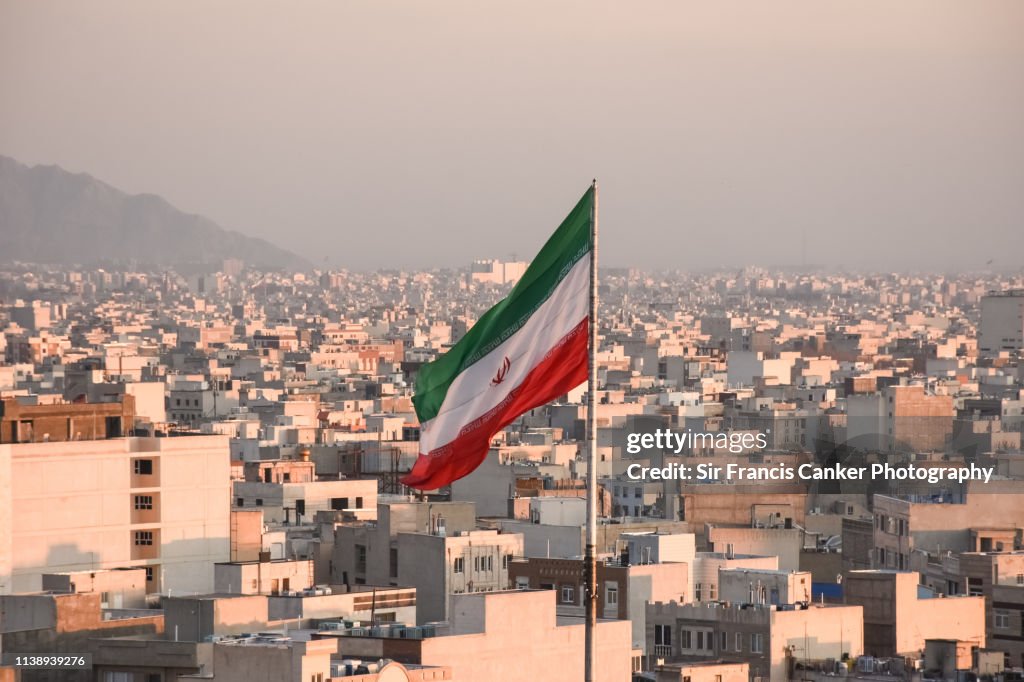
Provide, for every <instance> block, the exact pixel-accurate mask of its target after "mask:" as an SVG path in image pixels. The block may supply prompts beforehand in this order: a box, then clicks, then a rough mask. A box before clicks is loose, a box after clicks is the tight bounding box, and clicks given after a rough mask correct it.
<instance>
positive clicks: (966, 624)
mask: <svg viewBox="0 0 1024 682" xmlns="http://www.w3.org/2000/svg"><path fill="white" fill-rule="evenodd" d="M918 581H919V576H918V574H917V573H915V572H911V571H891V570H871V571H851V572H849V573H847V574H846V576H845V578H844V580H843V593H844V598H845V600H846V603H847V604H856V605H859V606H862V607H863V608H864V633H865V635H864V637H865V638H864V651H865V653H867V654H868V655H871V656H876V657H883V658H885V657H892V656H910V657H919V656H920V655H921V653H922V652H923V651H924V645H925V640H927V639H955V640H961V641H969V642H973V643H974V644H975V646H978V647H984V646H985V599H984V597H980V596H978V597H968V596H961V597H946V598H942V597H941V596H940V595H934V594H933V593H931V592H930V591H929V590H927V589H925V590H923V591H922V590H921V589H920V588H919V582H918Z"/></svg>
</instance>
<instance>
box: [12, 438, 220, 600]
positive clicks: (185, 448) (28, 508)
mask: <svg viewBox="0 0 1024 682" xmlns="http://www.w3.org/2000/svg"><path fill="white" fill-rule="evenodd" d="M229 467H230V463H229V460H228V439H227V438H226V437H223V436H188V437H178V438H115V439H110V440H86V441H75V442H48V443H38V442H37V443H19V444H16V445H0V593H11V592H23V591H32V590H38V589H40V588H41V585H42V583H41V580H42V575H43V574H44V573H58V572H67V571H81V570H102V569H109V568H120V567H142V568H144V569H145V570H146V579H147V591H148V592H161V591H166V590H177V591H181V590H186V591H209V590H211V589H213V571H212V564H213V563H216V562H218V561H227V560H228V558H229V543H230V539H229V512H230V497H229V495H230V487H229V486H230V481H229Z"/></svg>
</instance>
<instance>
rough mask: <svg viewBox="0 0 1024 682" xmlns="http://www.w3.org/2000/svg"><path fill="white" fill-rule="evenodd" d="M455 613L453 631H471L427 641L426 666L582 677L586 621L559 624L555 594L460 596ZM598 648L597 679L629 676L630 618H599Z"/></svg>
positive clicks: (492, 679)
mask: <svg viewBox="0 0 1024 682" xmlns="http://www.w3.org/2000/svg"><path fill="white" fill-rule="evenodd" d="M481 601H483V602H484V605H483V607H481V606H480V602H481ZM452 611H453V614H452V626H453V631H454V632H455V633H462V632H466V633H468V634H461V635H460V634H454V635H453V636H449V637H435V638H431V639H425V640H423V643H422V649H421V651H422V654H421V655H422V661H421V662H422V663H423V664H425V665H444V666H449V667H450V668H451V670H452V679H454V680H488V682H506V681H507V682H519V681H520V680H522V679H524V675H525V676H526V677H528V678H530V679H535V678H536V676H537V675H549V674H551V673H553V672H554V671H557V678H558V679H565V680H581V679H583V624H582V623H579V624H574V625H563V626H556V617H555V594H554V592H549V591H541V592H533V591H513V592H500V593H490V594H475V595H459V596H457V597H455V599H454V600H453V604H452ZM480 630H484V632H479V631H480ZM594 647H595V650H596V652H597V657H598V658H597V666H596V670H595V677H594V679H595V680H596V681H598V682H622V680H628V679H629V677H630V661H631V654H632V647H631V645H630V625H629V623H628V622H626V621H610V622H609V621H602V622H600V623H599V624H598V626H597V629H596V631H595V641H594Z"/></svg>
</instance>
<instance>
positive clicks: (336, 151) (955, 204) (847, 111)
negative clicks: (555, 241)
mask: <svg viewBox="0 0 1024 682" xmlns="http://www.w3.org/2000/svg"><path fill="white" fill-rule="evenodd" d="M1022 26H1024V5H1021V4H1020V3H1018V2H1012V1H1009V0H1008V1H1005V2H993V3H985V4H984V5H981V4H978V3H960V2H945V1H942V2H934V1H923V0H922V1H910V2H866V3H865V2H836V3H811V2H775V3H758V2H717V3H713V4H704V3H696V2H686V3H676V2H671V3H670V2H651V3H645V4H643V5H640V6H638V5H636V4H632V3H583V2H578V3H536V2H520V3H502V4H499V3H479V2H453V3H445V4H444V5H438V4H434V3H430V4H421V3H411V2H360V3H335V2H323V3H303V4H301V5H299V6H295V5H287V6H285V5H273V4H270V3H252V2H244V3H243V2H239V3H229V2H223V3H204V4H202V5H190V4H181V3H168V2H162V3H145V4H139V3H132V2H109V1H99V2H89V3H50V2H8V3H4V5H3V6H2V7H0V92H2V93H3V105H2V106H0V154H6V155H9V156H12V157H14V158H16V159H18V160H19V161H21V162H23V163H26V164H57V165H60V166H61V167H63V168H65V169H68V170H70V171H74V172H86V173H89V174H92V175H94V176H96V177H97V178H99V179H101V180H103V181H105V182H108V183H110V184H112V185H114V186H116V187H118V188H120V189H123V190H125V191H127V192H129V193H142V192H148V193H155V194H159V195H161V196H163V197H165V198H166V199H168V200H169V201H170V202H171V203H173V204H174V205H175V206H177V207H178V208H180V209H182V210H184V211H186V212H193V213H199V214H202V215H204V216H207V217H209V218H210V219H212V220H214V221H216V222H217V223H218V224H220V225H222V226H224V227H225V228H228V229H232V230H237V231H239V232H242V233H244V234H247V235H251V236H254V237H261V238H264V239H267V240H269V241H271V242H273V243H275V244H278V245H279V246H283V247H285V248H288V249H290V250H292V251H294V252H296V253H298V254H300V255H302V256H305V257H307V258H309V259H310V260H311V261H312V262H313V263H315V264H317V265H323V264H324V263H325V259H326V264H327V265H329V266H330V267H348V268H357V269H366V268H376V267H383V266H388V267H396V266H398V267H416V268H418V267H433V266H458V265H463V264H465V263H467V262H469V261H470V260H472V259H474V258H487V257H493V258H509V257H510V256H511V255H512V254H515V255H516V256H517V257H519V258H521V259H524V258H529V257H531V256H532V254H533V253H534V252H535V251H536V249H537V248H538V247H539V245H540V244H541V243H542V242H543V239H544V238H545V236H546V235H547V234H548V233H549V232H550V231H551V229H553V227H554V226H555V225H556V224H557V222H558V221H559V220H560V219H561V218H562V216H563V215H564V214H565V212H566V210H567V209H568V207H570V206H571V205H572V203H573V202H574V201H575V200H576V199H577V198H578V196H579V195H580V194H581V193H582V191H583V189H584V188H585V187H586V185H587V183H588V182H589V181H590V179H591V177H594V176H596V177H598V178H599V179H600V181H601V183H602V188H603V193H602V226H603V227H602V229H603V235H602V246H603V253H602V263H604V264H607V265H633V266H640V267H645V268H674V267H681V268H709V267H717V266H727V267H734V266H739V265H747V264H756V265H765V266H780V265H796V264H800V263H803V262H808V263H815V264H821V265H823V266H826V267H828V268H839V267H848V268H879V269H914V268H917V269H935V270H945V271H951V270H976V269H982V268H985V267H992V268H994V269H1003V268H1012V267H1016V263H1014V262H1011V261H1008V260H1007V259H1006V258H1005V256H1004V254H1009V253H1020V252H1021V250H1022V248H1024V236H1022V235H1024V230H1022V229H1021V226H1022V225H1024V194H1022V193H1021V192H1020V187H1022V186H1024V153H1022V152H1024V128H1022V127H1021V125H1020V121H1021V120H1024V80H1022V78H1021V75H1020V74H1021V67H1022V65H1024V59H1022V58H1024V43H1022V42H1021V41H1020V40H1019V37H1020V30H1021V27H1022ZM990 260H994V262H993V263H991V264H989V261H990Z"/></svg>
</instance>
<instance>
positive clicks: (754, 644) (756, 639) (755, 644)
mask: <svg viewBox="0 0 1024 682" xmlns="http://www.w3.org/2000/svg"><path fill="white" fill-rule="evenodd" d="M750 651H751V653H755V654H760V653H764V635H762V634H761V633H759V632H755V633H754V634H752V635H750Z"/></svg>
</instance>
